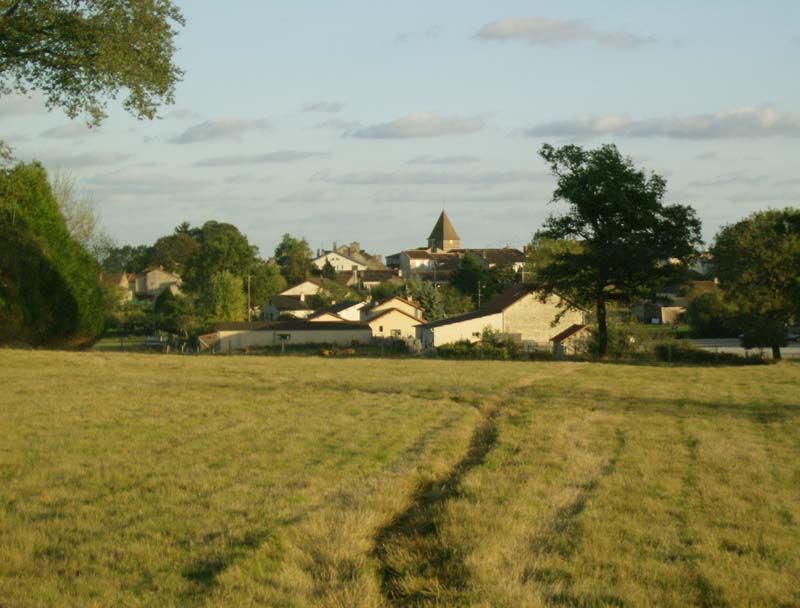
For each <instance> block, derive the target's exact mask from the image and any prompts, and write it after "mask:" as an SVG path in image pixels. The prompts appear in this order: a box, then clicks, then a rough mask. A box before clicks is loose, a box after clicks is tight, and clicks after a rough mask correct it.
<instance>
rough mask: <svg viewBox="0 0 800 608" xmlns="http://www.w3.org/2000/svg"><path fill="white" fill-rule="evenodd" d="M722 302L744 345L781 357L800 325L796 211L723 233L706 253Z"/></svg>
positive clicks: (760, 217)
mask: <svg viewBox="0 0 800 608" xmlns="http://www.w3.org/2000/svg"><path fill="white" fill-rule="evenodd" d="M711 254H712V256H713V258H714V264H715V267H716V273H717V278H718V279H719V281H720V286H721V287H722V289H723V292H724V294H725V299H726V301H728V302H730V303H731V304H733V305H735V306H736V308H737V309H738V311H739V318H738V320H739V324H740V326H741V328H742V329H743V330H744V339H743V342H742V343H743V346H745V348H749V347H754V346H758V347H769V348H771V349H772V355H773V357H774V358H775V359H780V357H781V346H784V345H786V342H787V333H788V329H789V327H790V325H791V324H792V323H797V322H798V320H800V210H798V209H790V208H786V209H783V210H777V209H771V210H769V211H761V212H757V213H754V214H752V215H751V216H749V217H748V218H746V219H744V220H742V221H740V222H737V223H735V224H730V225H728V226H725V227H723V228H722V230H720V231H719V233H718V234H717V236H716V242H715V244H714V247H713V248H712V250H711Z"/></svg>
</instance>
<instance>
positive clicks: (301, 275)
mask: <svg viewBox="0 0 800 608" xmlns="http://www.w3.org/2000/svg"><path fill="white" fill-rule="evenodd" d="M275 259H276V260H278V264H279V265H280V267H281V274H283V276H284V278H285V279H286V281H287V282H288V283H289V285H295V284H296V283H300V282H302V281H305V280H306V279H307V278H308V275H309V273H310V272H311V248H310V247H309V246H308V241H306V240H305V239H296V238H294V237H293V236H291V235H290V234H288V233H286V234H284V235H283V238H282V239H281V242H280V243H279V244H278V246H277V247H276V248H275Z"/></svg>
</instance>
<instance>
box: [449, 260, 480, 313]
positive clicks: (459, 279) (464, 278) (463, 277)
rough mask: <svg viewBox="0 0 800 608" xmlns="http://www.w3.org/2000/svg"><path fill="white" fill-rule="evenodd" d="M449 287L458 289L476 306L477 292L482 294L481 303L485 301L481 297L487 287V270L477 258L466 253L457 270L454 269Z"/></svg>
mask: <svg viewBox="0 0 800 608" xmlns="http://www.w3.org/2000/svg"><path fill="white" fill-rule="evenodd" d="M450 285H452V286H453V287H455V288H456V289H458V290H459V291H460V292H461V293H463V294H465V295H468V296H470V297H471V298H472V301H473V302H474V303H475V305H476V306H477V305H478V290H480V291H481V292H482V293H481V299H482V300H483V302H485V301H486V300H485V299H484V297H483V296H484V294H485V292H486V289H487V287H488V285H489V272H488V269H487V268H486V267H485V266H484V264H483V263H482V262H481V260H480V258H478V256H476V255H475V254H474V253H470V252H468V253H467V254H466V255H465V256H464V257H463V258H461V262H460V263H459V265H458V268H456V270H455V272H454V273H453V276H452V278H451V279H450Z"/></svg>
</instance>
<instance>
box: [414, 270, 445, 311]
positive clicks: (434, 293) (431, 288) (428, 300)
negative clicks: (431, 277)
mask: <svg viewBox="0 0 800 608" xmlns="http://www.w3.org/2000/svg"><path fill="white" fill-rule="evenodd" d="M406 289H407V290H408V292H409V293H410V295H411V297H412V298H414V299H416V300H417V301H418V302H419V305H420V306H422V309H423V310H424V311H425V318H426V319H427V320H428V321H437V320H439V319H444V317H445V316H446V315H445V312H444V306H443V304H442V298H441V295H439V290H438V289H436V286H435V285H434V284H433V283H432V282H430V281H418V280H415V279H414V280H411V281H409V282H408V283H407V285H406Z"/></svg>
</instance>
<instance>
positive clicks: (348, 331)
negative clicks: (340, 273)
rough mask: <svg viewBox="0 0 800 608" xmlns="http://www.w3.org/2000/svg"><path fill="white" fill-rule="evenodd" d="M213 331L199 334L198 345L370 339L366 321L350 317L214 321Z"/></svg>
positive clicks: (222, 348) (221, 347) (234, 347)
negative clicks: (319, 319)
mask: <svg viewBox="0 0 800 608" xmlns="http://www.w3.org/2000/svg"><path fill="white" fill-rule="evenodd" d="M214 330H215V331H214V332H212V333H210V334H206V335H204V336H201V337H200V343H201V348H202V349H204V350H209V349H210V350H214V351H215V352H232V351H238V350H244V349H248V348H258V347H271V346H280V345H281V344H284V345H286V346H293V345H294V346H298V345H307V344H330V345H336V346H350V345H352V344H354V343H358V344H366V343H368V342H370V341H371V340H372V329H371V328H370V326H369V324H367V323H355V322H351V321H316V322H314V321H305V320H292V321H278V322H270V321H254V322H236V323H217V325H215V326H214Z"/></svg>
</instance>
